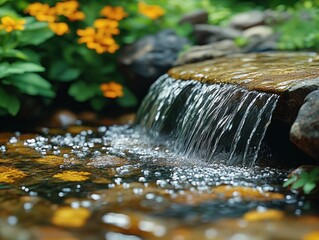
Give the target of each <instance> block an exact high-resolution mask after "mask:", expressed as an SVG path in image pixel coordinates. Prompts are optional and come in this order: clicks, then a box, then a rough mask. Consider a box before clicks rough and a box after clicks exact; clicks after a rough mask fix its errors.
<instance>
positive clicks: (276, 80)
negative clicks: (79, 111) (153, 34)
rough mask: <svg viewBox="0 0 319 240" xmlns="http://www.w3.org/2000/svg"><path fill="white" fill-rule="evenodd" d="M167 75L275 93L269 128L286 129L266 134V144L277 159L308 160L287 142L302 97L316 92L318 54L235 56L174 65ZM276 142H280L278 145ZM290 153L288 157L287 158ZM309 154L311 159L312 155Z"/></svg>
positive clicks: (315, 147)
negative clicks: (278, 126) (275, 152)
mask: <svg viewBox="0 0 319 240" xmlns="http://www.w3.org/2000/svg"><path fill="white" fill-rule="evenodd" d="M168 73H169V75H170V76H171V77H173V78H175V79H180V80H197V81H200V82H202V83H208V84H218V83H222V84H235V85H240V86H242V87H243V88H246V89H249V90H252V91H253V90H254V91H260V92H269V93H275V94H278V95H279V96H280V98H279V101H278V103H277V106H276V109H275V111H274V113H273V117H272V119H273V121H272V124H270V127H269V129H270V128H272V126H274V124H273V123H274V122H275V121H276V122H279V123H280V124H281V125H283V126H284V127H285V128H276V129H277V130H276V131H274V134H272V135H269V142H270V143H276V144H277V145H278V146H276V148H277V149H278V150H279V152H280V156H279V158H281V155H282V156H283V157H284V158H285V159H286V158H287V159H290V160H291V161H292V162H294V161H297V160H298V158H300V159H302V160H300V161H303V160H306V158H307V157H306V156H305V155H304V154H302V152H301V151H300V150H298V149H297V147H295V146H293V145H292V144H291V142H290V141H289V129H290V127H291V125H292V124H293V122H294V120H295V119H296V117H297V115H298V111H299V109H300V107H301V106H302V104H303V101H304V99H305V97H306V96H307V95H308V94H309V93H310V92H312V91H315V90H318V89H319V56H318V55H317V54H315V53H291V52H271V53H269V52H268V53H257V54H253V53H250V54H234V55H227V56H225V57H219V58H215V59H213V60H207V61H202V62H197V63H192V64H185V65H181V66H177V67H174V68H172V69H170V70H169V72H168ZM278 139H281V140H283V141H279V142H278ZM293 142H294V141H293ZM305 144H307V143H305ZM312 144H314V143H310V147H311V146H313V147H311V149H312V152H313V151H316V149H319V148H318V145H312ZM277 149H276V151H277ZM295 151H297V152H295ZM317 151H318V150H317ZM292 152H293V154H292V158H290V156H288V155H289V154H290V153H292ZM295 153H296V154H295ZM297 153H298V154H297ZM306 153H307V152H306ZM308 155H309V156H310V157H313V158H314V156H315V155H314V154H313V153H311V154H309V153H308ZM315 158H317V157H316V156H315ZM291 164H293V163H291Z"/></svg>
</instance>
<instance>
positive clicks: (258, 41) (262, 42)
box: [242, 34, 279, 53]
mask: <svg viewBox="0 0 319 240" xmlns="http://www.w3.org/2000/svg"><path fill="white" fill-rule="evenodd" d="M278 40H279V35H278V34H273V35H270V36H268V37H264V38H263V37H260V36H252V37H250V38H249V39H248V43H247V45H245V46H244V47H243V48H242V50H243V52H247V53H248V52H265V51H275V50H278Z"/></svg>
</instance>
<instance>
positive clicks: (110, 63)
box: [0, 0, 319, 116]
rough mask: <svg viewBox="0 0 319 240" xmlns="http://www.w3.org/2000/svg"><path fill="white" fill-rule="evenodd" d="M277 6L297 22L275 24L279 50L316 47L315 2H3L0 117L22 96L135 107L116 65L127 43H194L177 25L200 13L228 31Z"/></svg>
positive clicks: (187, 28)
mask: <svg viewBox="0 0 319 240" xmlns="http://www.w3.org/2000/svg"><path fill="white" fill-rule="evenodd" d="M258 4H260V5H258ZM278 4H281V5H279V6H278V7H277V9H279V10H282V11H289V13H290V14H291V16H292V17H291V19H290V20H289V21H286V22H281V23H279V24H278V25H277V32H280V33H281V34H282V36H281V40H280V44H279V47H280V48H281V49H285V50H286V49H289V50H293V49H304V48H307V49H315V50H316V49H318V48H319V30H318V29H317V28H316V26H317V25H318V24H319V17H318V16H319V15H318V14H317V13H318V12H317V11H318V10H317V7H318V4H319V2H318V1H306V0H299V1H298V0H294V1H284V2H283V1H281V2H279V1H276V0H273V1H269V2H262V1H239V0H226V1H225V0H224V1H222V0H200V1H179V0H126V1H116V0H99V1H85V0H42V1H39V2H37V1H35V0H31V1H27V0H21V1H13V0H0V20H1V22H0V116H1V115H6V114H11V115H16V114H17V113H18V111H19V109H20V107H21V106H23V104H24V100H23V99H24V98H25V96H31V97H36V98H37V100H39V101H41V103H45V104H52V103H54V102H55V101H56V99H58V98H61V97H64V98H66V99H65V101H66V102H69V101H71V102H72V101H75V102H79V103H84V104H87V103H89V105H90V106H91V107H92V108H93V109H94V110H96V111H103V109H104V108H105V107H106V106H107V105H108V104H114V103H115V104H117V105H119V106H121V107H131V106H135V105H136V104H137V101H136V98H135V96H134V95H133V93H132V92H131V91H130V89H129V88H128V87H127V83H126V81H125V79H124V77H123V75H122V73H121V72H119V70H118V66H117V57H118V53H119V51H120V49H121V48H122V47H123V46H124V45H127V44H131V43H133V42H135V41H136V40H138V39H140V38H141V37H143V36H145V35H147V34H152V33H155V32H157V31H159V30H161V29H165V28H173V29H174V30H175V31H176V32H177V33H178V34H179V35H182V36H187V37H189V38H191V34H190V33H191V30H192V29H191V27H190V26H189V25H187V24H184V25H180V24H178V21H179V20H180V18H181V16H182V15H183V14H185V13H190V12H193V11H195V10H197V9H205V10H206V11H207V12H208V13H209V23H211V24H220V25H223V24H225V23H226V20H227V19H229V18H230V17H231V16H232V15H233V14H235V13H237V12H241V11H244V10H251V9H255V8H256V7H257V8H267V7H275V6H277V5H278ZM283 4H284V5H283ZM236 43H237V44H238V45H240V46H242V45H245V44H246V39H243V38H239V39H236Z"/></svg>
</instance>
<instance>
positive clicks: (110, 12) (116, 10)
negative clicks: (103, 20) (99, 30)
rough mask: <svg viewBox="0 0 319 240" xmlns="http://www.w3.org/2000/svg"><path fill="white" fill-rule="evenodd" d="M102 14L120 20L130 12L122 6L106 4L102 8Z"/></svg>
mask: <svg viewBox="0 0 319 240" xmlns="http://www.w3.org/2000/svg"><path fill="white" fill-rule="evenodd" d="M101 15H102V16H104V17H107V18H109V19H113V20H117V21H120V20H122V19H123V18H125V17H127V15H128V14H127V12H125V11H124V9H123V8H122V7H111V6H105V7H104V8H103V9H102V10H101Z"/></svg>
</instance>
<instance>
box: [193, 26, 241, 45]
mask: <svg viewBox="0 0 319 240" xmlns="http://www.w3.org/2000/svg"><path fill="white" fill-rule="evenodd" d="M193 31H194V32H193V35H194V38H195V42H196V44H198V45H203V44H208V43H213V42H217V41H220V40H225V39H235V38H237V37H240V36H242V33H241V31H239V30H237V29H234V28H229V27H219V26H215V25H209V24H196V25H194V30H193Z"/></svg>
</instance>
